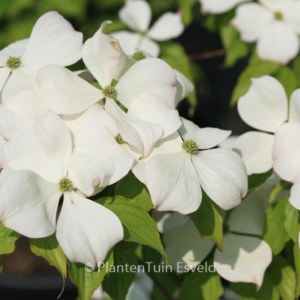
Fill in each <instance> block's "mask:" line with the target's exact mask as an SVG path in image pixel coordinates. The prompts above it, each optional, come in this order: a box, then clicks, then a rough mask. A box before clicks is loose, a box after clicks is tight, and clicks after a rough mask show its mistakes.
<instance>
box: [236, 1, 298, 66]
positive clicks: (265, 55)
mask: <svg viewBox="0 0 300 300" xmlns="http://www.w3.org/2000/svg"><path fill="white" fill-rule="evenodd" d="M299 13H300V1H298V0H278V1H273V0H259V1H258V3H245V4H242V5H240V6H239V7H238V8H237V10H236V16H235V18H234V19H233V21H232V24H233V25H234V26H235V27H236V28H237V29H238V30H239V31H240V33H241V39H242V40H243V41H245V42H249V43H252V42H256V41H257V53H258V56H259V57H260V58H261V59H264V60H272V61H276V62H279V63H282V64H287V63H288V62H289V61H290V60H291V59H293V58H294V57H296V55H297V53H298V52H299V37H298V35H299V34H300V24H299V22H298V16H299Z"/></svg>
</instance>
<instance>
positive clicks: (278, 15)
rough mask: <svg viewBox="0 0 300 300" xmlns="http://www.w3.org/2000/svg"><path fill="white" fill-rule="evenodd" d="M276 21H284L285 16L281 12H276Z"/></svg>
mask: <svg viewBox="0 0 300 300" xmlns="http://www.w3.org/2000/svg"><path fill="white" fill-rule="evenodd" d="M274 19H275V20H278V21H280V20H283V14H282V13H281V12H280V11H276V12H275V13H274Z"/></svg>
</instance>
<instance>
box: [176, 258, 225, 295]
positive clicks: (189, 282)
mask: <svg viewBox="0 0 300 300" xmlns="http://www.w3.org/2000/svg"><path fill="white" fill-rule="evenodd" d="M206 263H207V266H211V265H213V262H212V261H209V262H206ZM202 266H203V267H204V263H203V264H202ZM222 294H223V287H222V284H221V279H220V276H219V275H218V273H215V272H208V271H207V272H200V271H197V268H196V269H195V271H190V272H189V273H188V274H186V276H185V279H184V281H183V284H182V289H181V292H180V296H179V300H194V299H197V300H218V299H220V297H221V295H222Z"/></svg>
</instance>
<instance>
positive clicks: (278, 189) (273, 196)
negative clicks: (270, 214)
mask: <svg viewBox="0 0 300 300" xmlns="http://www.w3.org/2000/svg"><path fill="white" fill-rule="evenodd" d="M291 186H292V184H291V183H290V182H287V181H284V180H280V181H279V182H278V183H277V184H276V185H275V187H274V188H273V190H272V192H271V194H270V197H269V203H272V202H273V201H274V200H275V199H276V198H277V196H278V194H279V193H280V192H281V191H283V190H285V189H289V188H290V187H291Z"/></svg>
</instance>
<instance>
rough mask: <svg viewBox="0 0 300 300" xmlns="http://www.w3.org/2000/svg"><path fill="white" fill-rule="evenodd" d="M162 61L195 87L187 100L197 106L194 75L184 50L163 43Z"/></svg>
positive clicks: (173, 44) (174, 44)
mask: <svg viewBox="0 0 300 300" xmlns="http://www.w3.org/2000/svg"><path fill="white" fill-rule="evenodd" d="M161 59H163V60H164V61H165V62H167V63H168V64H169V65H170V66H171V67H172V68H174V69H176V70H177V71H179V72H181V73H182V74H183V75H185V76H186V77H187V78H188V79H189V80H190V81H191V82H192V83H193V85H194V90H193V92H192V93H191V94H190V95H188V97H187V99H188V101H189V103H190V105H191V106H192V107H196V105H197V91H196V85H195V82H194V77H193V75H192V69H191V65H190V61H189V58H188V56H187V54H186V53H185V51H184V48H183V47H182V46H181V45H180V44H177V43H174V42H172V43H162V44H161Z"/></svg>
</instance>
